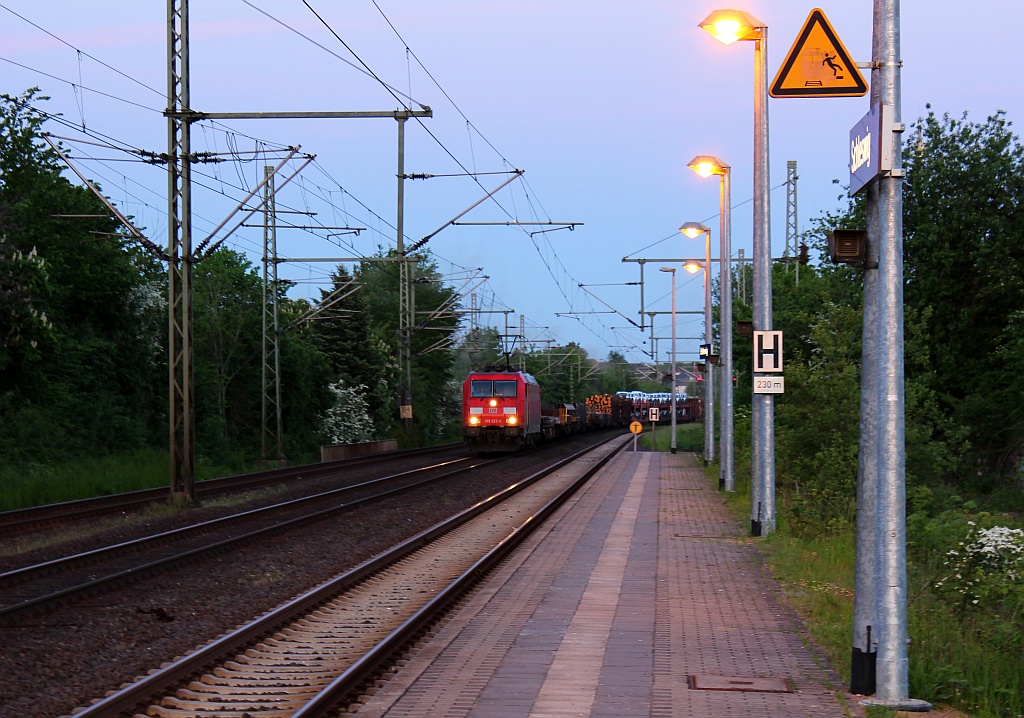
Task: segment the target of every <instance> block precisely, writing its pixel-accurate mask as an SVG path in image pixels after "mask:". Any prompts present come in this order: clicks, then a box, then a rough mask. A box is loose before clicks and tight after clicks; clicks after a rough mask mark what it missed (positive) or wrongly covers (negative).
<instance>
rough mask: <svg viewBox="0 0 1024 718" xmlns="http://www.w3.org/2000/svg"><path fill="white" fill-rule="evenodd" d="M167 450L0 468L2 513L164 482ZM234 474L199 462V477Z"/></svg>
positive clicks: (167, 474)
mask: <svg viewBox="0 0 1024 718" xmlns="http://www.w3.org/2000/svg"><path fill="white" fill-rule="evenodd" d="M169 462H170V459H169V456H168V454H167V452H166V451H159V450H155V449H142V450H139V451H134V452H132V453H130V454H119V455H115V456H106V457H102V458H96V459H76V460H73V461H63V462H58V463H53V464H46V465H42V464H28V465H22V466H4V467H0V511H10V510H13V509H20V508H25V507H29V506H40V505H42V504H53V503H60V502H62V501H74V500H76V499H85V498H90V497H93V496H108V495H110V494H119V493H123V492H126V491H136V490H138V489H149V488H154V487H160V486H167V485H168V484H169V482H170V478H169V469H168V467H169ZM231 473H237V469H236V470H234V471H232V470H231V469H230V468H228V467H224V466H218V465H214V464H211V463H209V462H205V461H202V460H200V461H199V462H198V463H197V466H196V478H197V479H200V480H202V479H209V478H213V477H215V476H225V475H228V474H231Z"/></svg>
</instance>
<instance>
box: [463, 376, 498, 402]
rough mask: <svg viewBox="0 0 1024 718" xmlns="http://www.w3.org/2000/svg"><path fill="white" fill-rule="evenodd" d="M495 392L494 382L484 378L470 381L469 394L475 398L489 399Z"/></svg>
mask: <svg viewBox="0 0 1024 718" xmlns="http://www.w3.org/2000/svg"><path fill="white" fill-rule="evenodd" d="M493 393H494V382H493V381H490V380H489V379H488V380H484V379H474V380H473V381H471V382H470V383H469V395H470V396H471V397H472V398H474V399H489V398H490V397H491V394H493Z"/></svg>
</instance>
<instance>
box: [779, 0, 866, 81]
mask: <svg viewBox="0 0 1024 718" xmlns="http://www.w3.org/2000/svg"><path fill="white" fill-rule="evenodd" d="M867 91H868V83H866V82H865V81H864V76H863V75H861V74H860V70H858V69H857V64H856V63H855V62H854V61H853V60H852V59H851V58H850V53H848V52H847V51H846V48H845V47H844V46H843V41H842V40H840V39H839V36H838V35H836V31H835V30H833V29H832V25H831V24H829V21H828V18H826V17H825V13H823V12H822V11H821V10H820V9H818V8H815V9H813V10H811V14H810V15H808V16H807V20H806V21H805V22H804V26H803V28H802V29H801V30H800V34H799V35H797V36H796V40H794V41H793V47H791V48H790V49H789V54H788V55H786V60H785V61H784V62H783V63H782V66H781V67H780V68H779V71H778V73H777V74H776V75H775V80H774V81H773V82H772V84H771V87H770V88H769V89H768V94H769V95H771V96H772V97H860V96H862V95H865V94H867Z"/></svg>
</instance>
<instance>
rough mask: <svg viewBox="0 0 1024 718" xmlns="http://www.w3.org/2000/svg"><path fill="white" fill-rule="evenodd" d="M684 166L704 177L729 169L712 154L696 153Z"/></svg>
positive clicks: (724, 172) (721, 173)
mask: <svg viewBox="0 0 1024 718" xmlns="http://www.w3.org/2000/svg"><path fill="white" fill-rule="evenodd" d="M686 166H687V167H689V168H690V169H691V170H693V171H694V172H696V173H697V174H699V175H700V176H701V177H705V178H707V177H710V176H711V175H724V174H726V173H728V171H729V165H727V164H725V163H724V162H722V160H720V159H718V158H717V157H713V156H712V155H697V156H696V157H694V158H693V159H692V160H690V161H689V162H688V163H687V165H686ZM683 226H685V225H683Z"/></svg>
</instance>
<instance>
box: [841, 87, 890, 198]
mask: <svg viewBox="0 0 1024 718" xmlns="http://www.w3.org/2000/svg"><path fill="white" fill-rule="evenodd" d="M895 114H896V113H895V108H894V107H893V106H892V105H872V107H871V110H870V111H869V112H868V114H866V115H864V116H863V117H862V118H860V120H858V121H857V124H855V125H854V126H853V127H852V128H851V129H850V193H849V194H850V196H851V197H852V196H853V195H855V194H856V193H857V192H859V191H860V190H862V189H863V188H864V186H865V185H867V183H868V182H870V181H871V180H873V179H874V178H875V177H877V176H878V175H879V174H882V173H884V172H891V171H892V161H893V160H892V154H893V140H894V138H893V132H894V131H895V129H896V128H895V120H894V116H895Z"/></svg>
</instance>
